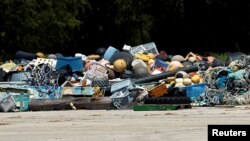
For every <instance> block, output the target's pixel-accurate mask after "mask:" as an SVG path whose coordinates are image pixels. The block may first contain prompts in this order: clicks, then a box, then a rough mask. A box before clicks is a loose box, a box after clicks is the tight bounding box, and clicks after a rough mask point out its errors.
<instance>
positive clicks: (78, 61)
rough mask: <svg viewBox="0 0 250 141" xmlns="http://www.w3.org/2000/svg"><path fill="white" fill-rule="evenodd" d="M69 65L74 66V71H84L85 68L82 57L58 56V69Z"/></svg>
mask: <svg viewBox="0 0 250 141" xmlns="http://www.w3.org/2000/svg"><path fill="white" fill-rule="evenodd" d="M66 65H69V66H70V67H71V68H72V71H82V70H83V61H82V57H58V58H57V63H56V70H59V69H60V68H62V67H64V66H66Z"/></svg>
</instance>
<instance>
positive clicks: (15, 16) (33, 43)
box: [0, 0, 88, 52]
mask: <svg viewBox="0 0 250 141" xmlns="http://www.w3.org/2000/svg"><path fill="white" fill-rule="evenodd" d="M0 4H1V6H2V7H3V9H1V13H4V15H3V19H4V20H3V22H2V27H3V28H2V30H1V31H0V33H1V35H2V36H1V37H2V39H3V43H2V44H3V45H4V46H5V47H6V50H8V48H9V49H10V48H11V49H14V50H17V49H21V50H24V51H29V52H37V51H43V52H47V51H49V50H50V51H56V50H60V51H66V50H68V49H69V47H70V46H69V44H70V43H71V42H72V40H74V36H73V35H74V33H75V32H79V30H80V26H81V24H84V23H83V20H82V19H79V17H80V15H79V13H80V12H81V14H82V13H84V10H85V9H86V8H88V4H87V1H86V0H60V1H57V0H18V1H16V0H2V1H1V2H0ZM58 48H59V49H58Z"/></svg>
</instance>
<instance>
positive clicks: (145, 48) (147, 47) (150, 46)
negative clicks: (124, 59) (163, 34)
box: [130, 42, 159, 55]
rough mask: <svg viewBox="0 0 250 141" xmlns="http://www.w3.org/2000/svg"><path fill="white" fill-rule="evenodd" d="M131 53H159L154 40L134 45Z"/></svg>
mask: <svg viewBox="0 0 250 141" xmlns="http://www.w3.org/2000/svg"><path fill="white" fill-rule="evenodd" d="M130 53H131V54H132V55H135V54H136V53H153V54H156V55H158V54H159V52H158V50H157V48H156V45H155V43H154V42H151V43H146V44H142V45H139V46H135V47H132V48H131V50H130Z"/></svg>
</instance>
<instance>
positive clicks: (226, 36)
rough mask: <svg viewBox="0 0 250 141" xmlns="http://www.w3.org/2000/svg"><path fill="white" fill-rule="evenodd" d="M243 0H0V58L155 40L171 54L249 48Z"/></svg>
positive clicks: (68, 51)
mask: <svg viewBox="0 0 250 141" xmlns="http://www.w3.org/2000/svg"><path fill="white" fill-rule="evenodd" d="M249 8H250V5H249V3H248V2H247V1H243V0H197V1H196V0H1V1H0V45H1V59H5V58H9V57H11V56H13V54H14V53H15V52H16V51H17V50H22V51H27V52H32V53H35V52H38V51H42V52H44V53H57V52H59V53H63V54H74V53H76V52H81V53H86V54H89V53H94V51H95V49H96V48H99V47H105V48H107V47H108V46H114V47H117V48H119V49H121V48H122V46H123V45H124V44H128V45H131V46H136V45H139V44H143V43H147V42H155V43H156V45H157V47H158V49H159V50H165V51H166V52H168V53H170V54H171V53H172V54H182V53H187V52H188V51H194V52H201V53H202V52H205V51H214V52H223V51H243V52H249V49H248V48H249V47H248V45H249V37H250V34H249V33H250V32H249V28H248V21H249V17H250V16H249V14H250V13H249Z"/></svg>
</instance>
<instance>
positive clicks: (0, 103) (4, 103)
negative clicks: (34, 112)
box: [0, 94, 16, 112]
mask: <svg viewBox="0 0 250 141" xmlns="http://www.w3.org/2000/svg"><path fill="white" fill-rule="evenodd" d="M15 108H16V104H15V101H14V99H13V97H12V96H11V95H10V94H3V95H2V96H0V111H2V112H9V111H11V110H12V109H15Z"/></svg>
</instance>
